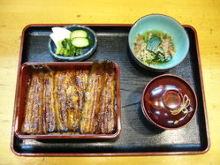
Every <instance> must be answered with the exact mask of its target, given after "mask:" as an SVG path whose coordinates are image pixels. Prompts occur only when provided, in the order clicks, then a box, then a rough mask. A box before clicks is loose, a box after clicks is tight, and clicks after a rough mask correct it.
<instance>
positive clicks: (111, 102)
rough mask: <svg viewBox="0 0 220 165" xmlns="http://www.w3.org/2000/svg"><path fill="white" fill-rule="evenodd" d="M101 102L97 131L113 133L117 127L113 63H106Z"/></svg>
mask: <svg viewBox="0 0 220 165" xmlns="http://www.w3.org/2000/svg"><path fill="white" fill-rule="evenodd" d="M99 102H100V103H101V104H100V109H99V113H98V114H97V120H98V127H97V130H96V133H112V132H113V131H114V130H115V127H116V121H115V119H116V112H115V72H114V67H113V65H112V63H107V64H106V65H105V75H104V86H103V89H102V93H101V97H100V101H99Z"/></svg>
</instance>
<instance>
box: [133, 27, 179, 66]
mask: <svg viewBox="0 0 220 165" xmlns="http://www.w3.org/2000/svg"><path fill="white" fill-rule="evenodd" d="M134 52H135V56H136V57H137V58H138V59H139V60H140V61H141V62H143V63H144V64H147V65H149V64H160V63H166V62H168V61H170V60H171V59H172V57H173V55H174V54H175V46H174V42H173V37H172V36H171V35H169V34H167V33H163V32H160V31H155V30H152V31H147V32H145V33H143V34H139V35H138V36H137V37H136V38H135V41H134Z"/></svg>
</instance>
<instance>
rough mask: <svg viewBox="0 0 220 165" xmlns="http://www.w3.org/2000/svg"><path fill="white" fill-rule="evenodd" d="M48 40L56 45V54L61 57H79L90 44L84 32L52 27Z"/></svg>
mask: <svg viewBox="0 0 220 165" xmlns="http://www.w3.org/2000/svg"><path fill="white" fill-rule="evenodd" d="M52 31H53V33H52V34H50V38H51V39H52V40H53V41H54V43H55V44H56V47H57V48H56V54H58V55H61V56H70V57H71V56H79V55H81V54H82V52H83V49H84V48H86V47H88V46H90V45H91V44H92V42H91V39H90V38H89V36H88V34H87V32H86V31H85V30H74V31H72V32H71V31H69V30H67V29H66V28H62V27H53V28H52Z"/></svg>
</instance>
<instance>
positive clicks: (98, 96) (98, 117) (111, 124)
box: [80, 62, 116, 134]
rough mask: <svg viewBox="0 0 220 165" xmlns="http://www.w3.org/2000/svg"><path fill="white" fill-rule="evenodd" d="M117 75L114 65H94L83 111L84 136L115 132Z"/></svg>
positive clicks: (82, 125)
mask: <svg viewBox="0 0 220 165" xmlns="http://www.w3.org/2000/svg"><path fill="white" fill-rule="evenodd" d="M114 91H115V75H114V68H113V66H112V63H109V62H105V63H94V64H93V66H92V69H91V73H90V75H89V80H88V86H87V89H86V92H85V103H84V108H83V110H82V120H81V122H80V131H81V133H82V134H89V133H90V134H93V133H105V134H107V133H112V132H113V131H114V130H115V125H116V123H115V108H114V97H115V93H114Z"/></svg>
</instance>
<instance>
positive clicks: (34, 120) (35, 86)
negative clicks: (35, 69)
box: [23, 72, 44, 134]
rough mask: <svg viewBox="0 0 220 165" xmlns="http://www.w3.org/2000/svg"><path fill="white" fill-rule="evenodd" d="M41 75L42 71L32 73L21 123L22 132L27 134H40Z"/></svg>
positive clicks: (42, 75)
mask: <svg viewBox="0 0 220 165" xmlns="http://www.w3.org/2000/svg"><path fill="white" fill-rule="evenodd" d="M43 77H44V74H43V73H42V72H40V73H33V74H32V80H31V83H30V87H29V92H28V97H27V103H26V107H25V109H26V110H25V114H26V115H25V120H24V124H23V132H25V133H28V134H40V133H41V132H42V129H43V123H42V115H43V114H42V109H43V97H42V96H43Z"/></svg>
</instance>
